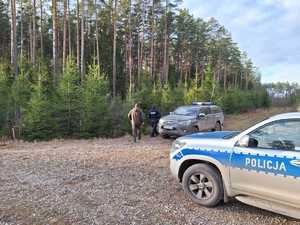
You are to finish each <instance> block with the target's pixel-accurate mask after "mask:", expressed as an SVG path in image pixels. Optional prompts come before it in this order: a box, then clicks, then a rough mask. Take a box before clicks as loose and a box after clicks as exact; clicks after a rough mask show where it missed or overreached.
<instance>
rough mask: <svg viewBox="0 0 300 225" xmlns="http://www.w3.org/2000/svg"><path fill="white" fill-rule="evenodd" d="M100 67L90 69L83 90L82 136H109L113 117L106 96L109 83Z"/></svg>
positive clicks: (94, 66) (95, 66)
mask: <svg viewBox="0 0 300 225" xmlns="http://www.w3.org/2000/svg"><path fill="white" fill-rule="evenodd" d="M99 71H100V68H99V66H98V65H92V66H90V67H89V69H88V74H87V76H86V80H85V81H84V83H83V90H82V128H81V136H83V137H99V136H109V134H110V130H111V120H112V118H111V116H110V111H109V105H108V104H107V99H106V94H107V93H108V90H109V89H108V82H107V80H106V78H105V76H104V74H103V73H101V72H99Z"/></svg>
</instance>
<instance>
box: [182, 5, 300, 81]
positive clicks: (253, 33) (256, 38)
mask: <svg viewBox="0 0 300 225" xmlns="http://www.w3.org/2000/svg"><path fill="white" fill-rule="evenodd" d="M183 2H184V3H183V6H184V7H186V8H188V9H189V10H190V12H191V13H192V14H193V15H194V16H196V17H201V18H203V19H205V20H207V19H208V18H209V17H215V18H216V19H217V20H218V21H219V22H220V23H221V24H222V25H224V26H225V27H226V28H227V29H228V30H229V31H230V32H231V34H232V37H233V40H234V41H235V42H237V43H238V45H239V46H240V48H241V49H242V50H244V51H246V52H247V53H248V55H249V57H250V58H251V59H252V61H253V62H254V64H255V65H256V66H258V67H259V68H260V72H261V73H262V82H263V83H268V82H277V81H289V82H298V83H300V63H299V62H300V0H209V1H207V0H184V1H183Z"/></svg>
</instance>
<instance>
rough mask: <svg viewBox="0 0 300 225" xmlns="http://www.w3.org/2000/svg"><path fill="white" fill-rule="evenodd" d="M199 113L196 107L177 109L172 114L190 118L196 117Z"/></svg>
mask: <svg viewBox="0 0 300 225" xmlns="http://www.w3.org/2000/svg"><path fill="white" fill-rule="evenodd" d="M198 112H199V108H198V107H186V106H184V107H179V108H177V109H176V110H175V111H174V114H176V115H183V116H192V115H197V113H198Z"/></svg>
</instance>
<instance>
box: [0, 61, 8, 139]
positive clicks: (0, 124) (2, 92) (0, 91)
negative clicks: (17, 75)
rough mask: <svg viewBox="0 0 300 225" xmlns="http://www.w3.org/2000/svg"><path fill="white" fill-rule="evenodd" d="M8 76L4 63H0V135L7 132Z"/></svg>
mask: <svg viewBox="0 0 300 225" xmlns="http://www.w3.org/2000/svg"><path fill="white" fill-rule="evenodd" d="M9 86H10V84H9V77H8V71H7V69H6V65H4V64H0V105H1V107H0V136H2V135H6V134H7V133H8V130H7V129H8V127H7V123H8V116H9V110H10V105H9V95H10V88H9Z"/></svg>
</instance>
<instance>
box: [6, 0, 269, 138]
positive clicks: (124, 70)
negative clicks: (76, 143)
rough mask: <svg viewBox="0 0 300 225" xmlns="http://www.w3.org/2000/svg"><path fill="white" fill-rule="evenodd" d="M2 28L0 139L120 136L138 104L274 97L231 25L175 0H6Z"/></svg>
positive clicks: (232, 103) (230, 109)
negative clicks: (198, 14)
mask: <svg viewBox="0 0 300 225" xmlns="http://www.w3.org/2000/svg"><path fill="white" fill-rule="evenodd" d="M0 27H1V29H0V53H1V54H0V105H1V108H0V136H2V135H4V136H5V135H6V136H13V137H16V138H21V139H25V140H29V141H32V140H48V139H52V138H66V137H67V138H91V137H116V136H120V135H123V134H125V133H126V132H128V131H129V123H128V120H127V112H128V111H129V109H130V108H131V107H132V106H133V104H134V103H135V102H139V103H140V104H141V106H142V108H143V110H144V112H147V110H148V109H149V107H150V106H151V105H155V106H156V107H157V108H158V109H159V110H160V111H161V112H162V113H163V114H165V113H168V112H169V111H171V110H173V109H174V108H175V107H176V106H178V105H182V104H190V103H191V102H192V101H214V102H216V103H217V104H219V105H221V106H222V107H223V109H224V111H225V112H226V113H239V112H242V111H246V110H249V109H254V108H258V107H267V106H269V104H270V99H269V97H268V92H267V89H266V87H264V86H263V85H262V84H261V82H260V73H259V70H258V68H256V67H255V65H254V64H253V63H252V61H251V59H250V58H249V57H248V56H247V54H246V53H245V52H244V51H242V50H241V49H240V48H239V47H238V45H237V43H235V42H234V40H233V39H232V37H231V34H230V32H229V31H228V30H227V29H226V28H225V27H224V26H222V25H221V24H219V22H218V21H217V20H216V19H214V18H210V19H208V20H203V19H201V18H195V17H194V16H193V15H192V14H190V13H189V11H188V10H187V9H184V8H182V7H181V1H179V0H177V1H175V0H76V1H74V0H51V1H50V0H0Z"/></svg>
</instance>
